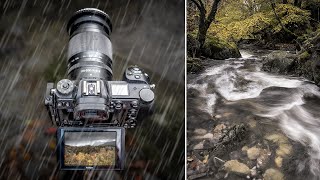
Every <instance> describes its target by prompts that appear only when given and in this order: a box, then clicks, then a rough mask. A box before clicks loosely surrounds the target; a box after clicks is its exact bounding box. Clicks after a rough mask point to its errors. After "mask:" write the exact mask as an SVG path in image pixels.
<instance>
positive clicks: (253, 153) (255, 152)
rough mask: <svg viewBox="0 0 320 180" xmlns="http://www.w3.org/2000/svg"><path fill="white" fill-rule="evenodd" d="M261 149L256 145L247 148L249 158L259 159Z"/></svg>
mask: <svg viewBox="0 0 320 180" xmlns="http://www.w3.org/2000/svg"><path fill="white" fill-rule="evenodd" d="M260 151H261V149H259V148H257V147H255V146H254V147H252V148H249V149H248V150H247V155H248V158H249V159H251V160H254V159H257V158H258V157H259V155H260Z"/></svg>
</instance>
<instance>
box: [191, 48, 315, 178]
mask: <svg viewBox="0 0 320 180" xmlns="http://www.w3.org/2000/svg"><path fill="white" fill-rule="evenodd" d="M272 52H273V51H268V50H257V51H254V52H250V51H249V52H246V51H242V56H243V58H236V59H228V60H222V61H216V60H214V61H213V60H206V61H204V64H205V66H206V68H204V70H203V71H202V72H200V73H198V74H192V73H189V74H188V99H187V104H188V106H187V115H188V129H187V133H188V146H187V148H188V154H187V157H188V165H187V166H188V171H187V174H188V178H189V179H197V178H200V179H206V178H211V179H262V178H264V179H274V178H278V179H289V178H291V179H297V178H298V179H299V178H307V179H316V178H319V177H318V176H317V175H318V174H319V173H317V171H318V170H319V167H318V165H317V162H318V160H317V156H315V155H316V154H317V153H316V152H319V149H317V147H316V145H317V144H318V143H319V142H320V141H319V139H318V138H317V137H319V135H318V134H319V132H318V131H317V130H316V129H315V128H316V127H317V128H319V125H318V123H317V119H318V118H319V117H320V114H319V113H318V111H319V110H320V107H319V105H318V103H316V102H317V101H318V100H320V99H319V97H320V96H319V88H318V87H316V86H315V85H314V84H312V83H310V82H308V81H307V80H306V79H303V78H298V77H293V76H282V75H275V74H269V73H266V72H263V71H262V70H261V68H262V66H263V58H264V57H266V56H268V55H269V54H270V53H272ZM297 128H299V130H297ZM297 132H299V133H298V135H297ZM307 142H308V143H307Z"/></svg>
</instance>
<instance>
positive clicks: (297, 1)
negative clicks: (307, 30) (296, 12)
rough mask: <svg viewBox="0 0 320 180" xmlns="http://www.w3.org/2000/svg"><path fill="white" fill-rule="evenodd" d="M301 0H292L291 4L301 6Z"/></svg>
mask: <svg viewBox="0 0 320 180" xmlns="http://www.w3.org/2000/svg"><path fill="white" fill-rule="evenodd" d="M301 4H302V0H294V3H293V5H294V6H297V7H299V8H301Z"/></svg>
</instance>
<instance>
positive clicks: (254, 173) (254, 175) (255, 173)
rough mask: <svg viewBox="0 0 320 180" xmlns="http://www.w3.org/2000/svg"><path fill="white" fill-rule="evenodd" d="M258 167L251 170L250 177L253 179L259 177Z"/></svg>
mask: <svg viewBox="0 0 320 180" xmlns="http://www.w3.org/2000/svg"><path fill="white" fill-rule="evenodd" d="M257 174H258V173H257V167H256V166H254V167H253V168H252V169H250V175H251V176H252V177H256V176H257Z"/></svg>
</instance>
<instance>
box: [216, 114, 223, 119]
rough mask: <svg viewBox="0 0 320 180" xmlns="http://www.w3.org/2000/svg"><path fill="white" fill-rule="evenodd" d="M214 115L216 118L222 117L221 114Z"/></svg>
mask: <svg viewBox="0 0 320 180" xmlns="http://www.w3.org/2000/svg"><path fill="white" fill-rule="evenodd" d="M214 117H215V118H217V119H220V118H222V116H221V115H215V116H214Z"/></svg>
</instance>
